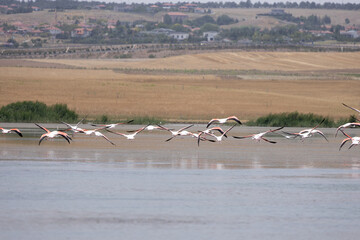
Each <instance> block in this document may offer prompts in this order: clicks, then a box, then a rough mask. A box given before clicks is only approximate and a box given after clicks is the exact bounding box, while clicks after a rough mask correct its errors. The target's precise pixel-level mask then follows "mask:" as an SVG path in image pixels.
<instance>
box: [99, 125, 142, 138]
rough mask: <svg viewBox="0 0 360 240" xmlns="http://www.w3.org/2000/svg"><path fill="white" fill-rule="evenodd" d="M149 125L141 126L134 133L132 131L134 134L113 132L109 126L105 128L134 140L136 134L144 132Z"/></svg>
mask: <svg viewBox="0 0 360 240" xmlns="http://www.w3.org/2000/svg"><path fill="white" fill-rule="evenodd" d="M147 126H148V125H147ZM147 126H145V127H142V128H140V129H138V130H136V131H135V132H134V133H132V134H125V133H119V132H113V131H111V130H109V129H107V128H105V130H106V131H108V132H111V133H114V134H117V135H120V136H123V137H126V139H127V140H134V139H135V136H136V134H138V133H140V132H142V131H143V130H145V128H146V127H147Z"/></svg>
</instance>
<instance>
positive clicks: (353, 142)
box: [339, 130, 360, 151]
mask: <svg viewBox="0 0 360 240" xmlns="http://www.w3.org/2000/svg"><path fill="white" fill-rule="evenodd" d="M340 131H341V132H342V133H343V134H344V135H345V136H346V137H347V138H345V139H344V140H343V141H342V143H341V145H340V147H339V151H340V149H341V148H342V146H344V144H345V143H346V142H347V141H350V140H351V145H350V146H349V148H348V149H350V148H352V146H354V145H359V144H360V137H350V136H349V135H348V134H346V133H345V132H344V131H343V130H340Z"/></svg>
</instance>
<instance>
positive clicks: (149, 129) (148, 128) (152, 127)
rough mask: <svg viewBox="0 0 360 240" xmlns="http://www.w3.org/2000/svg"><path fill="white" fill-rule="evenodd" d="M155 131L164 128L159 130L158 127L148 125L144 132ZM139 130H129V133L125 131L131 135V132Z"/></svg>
mask: <svg viewBox="0 0 360 240" xmlns="http://www.w3.org/2000/svg"><path fill="white" fill-rule="evenodd" d="M155 129H159V130H165V129H164V128H161V127H159V126H153V125H148V126H147V127H146V128H145V129H144V130H148V131H153V130H155ZM138 130H139V129H137V130H130V131H127V132H128V133H131V132H136V131H138Z"/></svg>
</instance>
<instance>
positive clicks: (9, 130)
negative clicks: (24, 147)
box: [0, 128, 23, 137]
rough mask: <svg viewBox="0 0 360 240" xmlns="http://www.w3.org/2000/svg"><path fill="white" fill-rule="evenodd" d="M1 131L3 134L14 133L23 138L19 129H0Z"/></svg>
mask: <svg viewBox="0 0 360 240" xmlns="http://www.w3.org/2000/svg"><path fill="white" fill-rule="evenodd" d="M0 130H1V132H2V133H12V132H14V133H16V134H17V135H19V136H20V137H22V136H23V135H22V133H21V132H20V130H19V129H17V128H12V129H5V128H0Z"/></svg>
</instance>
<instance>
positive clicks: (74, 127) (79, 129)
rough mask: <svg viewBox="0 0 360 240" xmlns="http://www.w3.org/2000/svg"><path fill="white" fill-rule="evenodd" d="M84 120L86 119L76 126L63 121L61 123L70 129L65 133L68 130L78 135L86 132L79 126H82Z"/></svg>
mask: <svg viewBox="0 0 360 240" xmlns="http://www.w3.org/2000/svg"><path fill="white" fill-rule="evenodd" d="M84 119H85V118H83V119H81V120H80V121H79V122H78V123H77V124H76V125H71V124H69V123H66V122H63V121H61V123H63V124H65V125H66V126H68V127H69V129H65V131H66V130H71V131H73V132H74V133H78V132H80V131H83V130H84V129H82V128H79V124H80V123H81V122H82V121H84Z"/></svg>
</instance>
